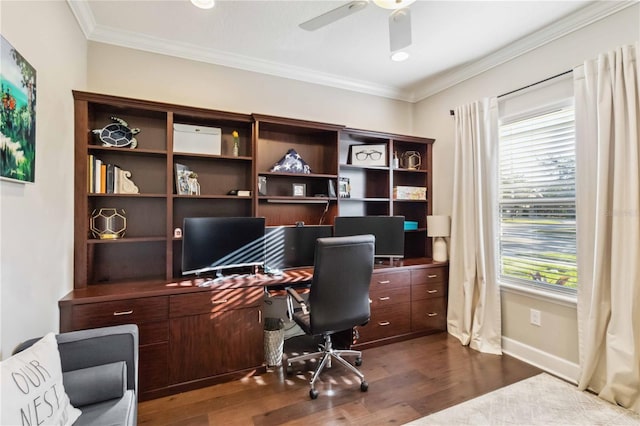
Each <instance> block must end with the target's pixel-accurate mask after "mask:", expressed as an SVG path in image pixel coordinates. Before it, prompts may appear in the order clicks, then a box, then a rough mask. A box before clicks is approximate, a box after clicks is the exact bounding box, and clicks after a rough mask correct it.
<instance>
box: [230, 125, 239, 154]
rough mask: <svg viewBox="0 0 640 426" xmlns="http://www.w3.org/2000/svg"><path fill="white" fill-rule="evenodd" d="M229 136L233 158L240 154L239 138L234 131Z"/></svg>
mask: <svg viewBox="0 0 640 426" xmlns="http://www.w3.org/2000/svg"><path fill="white" fill-rule="evenodd" d="M231 136H233V156H234V157H237V156H238V155H239V154H240V152H239V151H240V136H239V135H238V132H237V131H235V130H234V131H233V132H231Z"/></svg>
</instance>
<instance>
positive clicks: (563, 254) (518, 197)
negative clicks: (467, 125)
mask: <svg viewBox="0 0 640 426" xmlns="http://www.w3.org/2000/svg"><path fill="white" fill-rule="evenodd" d="M499 155H500V182H499V218H500V219H499V220H500V236H499V237H500V270H501V279H502V280H503V281H506V282H510V283H515V284H523V285H529V286H536V287H542V288H545V289H550V290H555V291H561V292H569V293H573V292H575V289H576V287H577V268H576V208H575V123H574V108H573V106H565V107H557V108H553V109H547V110H546V111H543V112H540V113H538V114H536V115H534V116H529V117H527V118H523V119H516V120H513V121H510V122H506V123H503V124H501V126H500V149H499Z"/></svg>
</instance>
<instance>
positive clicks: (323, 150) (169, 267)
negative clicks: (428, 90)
mask: <svg viewBox="0 0 640 426" xmlns="http://www.w3.org/2000/svg"><path fill="white" fill-rule="evenodd" d="M73 94H74V99H75V123H76V124H75V126H76V128H75V191H74V193H75V195H74V200H75V221H74V222H75V247H74V257H75V274H74V288H76V289H81V288H85V287H87V286H90V285H93V284H104V283H113V284H116V283H118V282H131V281H146V280H172V279H175V278H178V277H180V276H181V275H182V272H181V269H180V259H181V250H182V248H181V246H182V244H181V239H180V238H179V237H178V238H175V237H174V230H175V229H176V228H181V227H182V222H183V220H184V218H185V217H189V216H264V217H265V218H266V223H267V225H293V224H296V223H300V222H304V223H305V224H307V225H317V224H329V225H331V224H333V219H334V217H335V216H337V215H343V216H347V215H403V216H405V218H406V220H411V221H416V222H418V229H417V230H411V231H407V232H406V235H405V242H406V250H405V257H406V258H421V257H430V256H431V242H430V240H429V238H428V237H427V235H426V216H427V215H428V214H430V213H431V147H432V144H433V142H434V141H433V139H427V138H418V137H412V136H402V135H394V134H387V133H380V132H372V131H367V130H358V129H350V128H345V127H344V126H340V125H335V124H327V123H318V122H312V121H305V120H297V119H289V118H284V117H275V116H268V115H260V114H253V115H249V114H238V113H231V112H225V111H216V110H208V109H202V108H194V107H185V106H179V105H172V104H166V103H161V102H152V101H145V100H137V99H130V98H123V97H116V96H109V95H100V94H93V93H86V92H78V91H74V93H73ZM111 117H118V118H121V119H123V120H125V121H126V122H127V123H128V124H129V126H130V127H132V128H133V127H136V128H139V129H140V130H141V131H140V133H138V134H137V135H135V137H136V139H137V147H136V148H135V149H130V148H128V147H123V148H116V147H108V146H103V144H102V143H101V141H100V140H99V138H98V136H97V135H95V134H93V132H92V130H94V129H100V128H102V127H104V126H105V125H106V124H108V123H110V122H111V121H112V120H111ZM174 124H189V125H196V126H208V127H216V128H220V129H221V132H222V136H221V149H220V154H219V155H208V154H193V153H184V152H174V151H175V150H174V141H173V137H174V136H173V126H174ZM234 131H236V132H238V134H239V141H240V144H239V145H240V148H239V152H238V156H234V155H233V154H232V146H233V138H232V132H234ZM362 144H370V145H378V146H380V145H382V146H384V149H385V151H386V152H385V159H386V160H385V164H384V165H383V166H380V165H378V166H362V165H356V164H352V161H350V149H351V147H352V146H353V145H362ZM289 149H294V150H295V151H296V152H297V153H298V154H299V155H300V156H301V157H302V159H303V160H304V161H305V162H306V163H307V164H308V165H309V168H310V173H308V174H300V173H286V172H282V171H272V167H273V165H274V164H275V163H277V162H278V161H279V160H280V159H281V158H282V157H283V156H284V155H285V154H286V153H287V151H288V150H289ZM406 151H414V152H417V153H419V155H420V157H421V159H422V161H421V165H420V167H419V168H417V169H415V170H409V169H406V168H396V167H393V164H392V159H393V157H394V153H397V154H398V155H402V153H404V152H406ZM89 155H93V156H94V157H95V158H99V159H100V160H101V161H102V162H104V163H109V164H115V165H117V166H118V167H119V168H121V169H122V170H127V171H129V172H131V180H132V181H133V182H134V183H135V184H136V185H137V186H138V188H139V193H137V194H97V193H92V191H90V190H89V188H88V181H89V179H88V173H89V171H88V169H89V166H88V161H87V159H88V156H89ZM176 163H178V164H183V165H185V166H187V167H188V168H189V169H190V170H193V171H194V172H196V173H197V174H198V182H199V184H200V195H178V194H177V192H176V188H175V174H174V169H175V164H176ZM339 178H348V179H349V181H350V183H351V194H350V195H351V196H350V198H340V197H339V196H338V193H337V190H338V180H339ZM259 179H262V180H263V182H264V181H266V189H264V190H263V192H262V193H260V192H259V190H258V180H259ZM293 184H302V185H303V186H304V188H305V193H304V195H302V196H300V195H294V194H293ZM397 185H405V186H420V187H425V188H426V199H424V200H395V199H394V197H393V188H394V186H397ZM231 190H249V191H251V196H249V197H239V196H235V195H228V193H229V191H231ZM332 190H333V191H335V192H333V191H332ZM100 208H116V209H118V210H121V209H122V210H124V211H125V213H126V220H127V227H126V232H125V235H124V237H123V238H120V239H116V240H98V239H96V238H94V237H93V236H92V235H91V233H90V231H89V220H90V216H91V213H92V212H93V211H94V210H96V209H100Z"/></svg>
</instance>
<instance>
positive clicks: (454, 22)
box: [67, 0, 634, 102]
mask: <svg viewBox="0 0 640 426" xmlns="http://www.w3.org/2000/svg"><path fill="white" fill-rule="evenodd" d="M67 1H68V4H69V6H70V7H71V9H72V11H73V13H74V14H75V16H76V19H77V20H78V22H79V24H80V27H81V28H82V30H83V31H84V33H85V35H86V37H87V39H89V40H93V41H98V42H103V43H109V44H115V45H119V46H125V47H130V48H134V49H141V50H145V51H150V52H156V53H161V54H168V55H172V56H177V57H182V58H187V59H192V60H197V61H203V62H208V63H214V64H219V65H224V66H229V67H234V68H240V69H245V70H251V71H256V72H262V73H267V74H271V75H276V76H282V77H286V78H293V79H297V80H303V81H308V82H313V83H318V84H324V85H328V86H333V87H339V88H344V89H348V90H354V91H358V92H363V93H370V94H374V95H378V96H384V97H389V98H393V99H401V100H405V101H409V102H415V101H418V100H420V99H424V98H425V97H427V96H429V95H431V94H434V93H437V92H438V91H441V90H443V89H445V88H447V87H449V86H451V85H453V84H456V83H459V82H460V81H464V80H465V79H467V78H470V77H472V76H474V75H477V74H478V73H480V72H483V71H485V70H487V69H490V68H491V67H493V66H496V65H498V64H500V63H503V62H505V61H507V60H509V59H512V58H514V57H516V56H518V55H520V54H522V53H525V52H527V51H529V50H531V49H533V48H536V47H538V46H541V45H543V44H545V43H547V42H549V41H551V40H554V39H556V38H558V37H561V36H563V35H565V34H567V33H569V32H571V31H574V30H576V29H578V28H581V27H583V26H584V25H587V24H589V23H591V22H594V21H596V20H598V19H601V18H602V17H604V16H607V15H609V14H611V13H614V12H616V11H618V10H620V9H622V8H624V7H627V6H629V5H630V4H633V3H634V2H633V1H596V2H594V1H578V0H572V1H427V0H418V1H416V2H415V3H413V4H411V5H410V6H409V8H410V9H411V22H412V40H413V41H412V44H411V46H410V48H409V52H410V54H411V56H410V58H409V59H408V60H406V61H404V62H393V61H391V60H390V52H389V29H388V16H389V14H390V11H389V10H386V9H382V8H380V7H378V6H376V5H375V4H373V2H370V4H369V5H368V6H367V7H365V8H364V9H363V10H361V11H359V12H357V13H354V14H352V15H350V16H347V17H346V18H343V19H341V20H339V21H337V22H334V23H332V24H330V25H328V26H326V27H323V28H320V29H318V30H316V31H312V32H310V31H305V30H302V29H301V28H299V27H298V25H299V24H300V23H302V22H304V21H306V20H309V19H311V18H313V17H315V16H317V15H320V14H322V13H324V12H327V11H329V10H331V9H333V8H336V7H339V6H341V5H344V4H345V3H347V1H318V0H298V1H273V0H271V1H267V0H261V1H249V0H235V1H232V0H217V1H216V5H215V7H214V8H213V9H209V10H202V9H198V8H196V7H195V6H193V5H192V4H191V3H190V2H189V0H171V1H167V0H161V1H158V0H138V1H130V0H121V1H112V0H104V1H103V0H89V1H87V0H67Z"/></svg>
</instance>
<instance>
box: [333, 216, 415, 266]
mask: <svg viewBox="0 0 640 426" xmlns="http://www.w3.org/2000/svg"><path fill="white" fill-rule="evenodd" d="M334 223H335V226H334V236H336V237H345V236H349V235H361V234H372V235H373V236H375V237H376V248H375V256H376V257H389V258H402V257H404V216H336V218H335V222H334Z"/></svg>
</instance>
